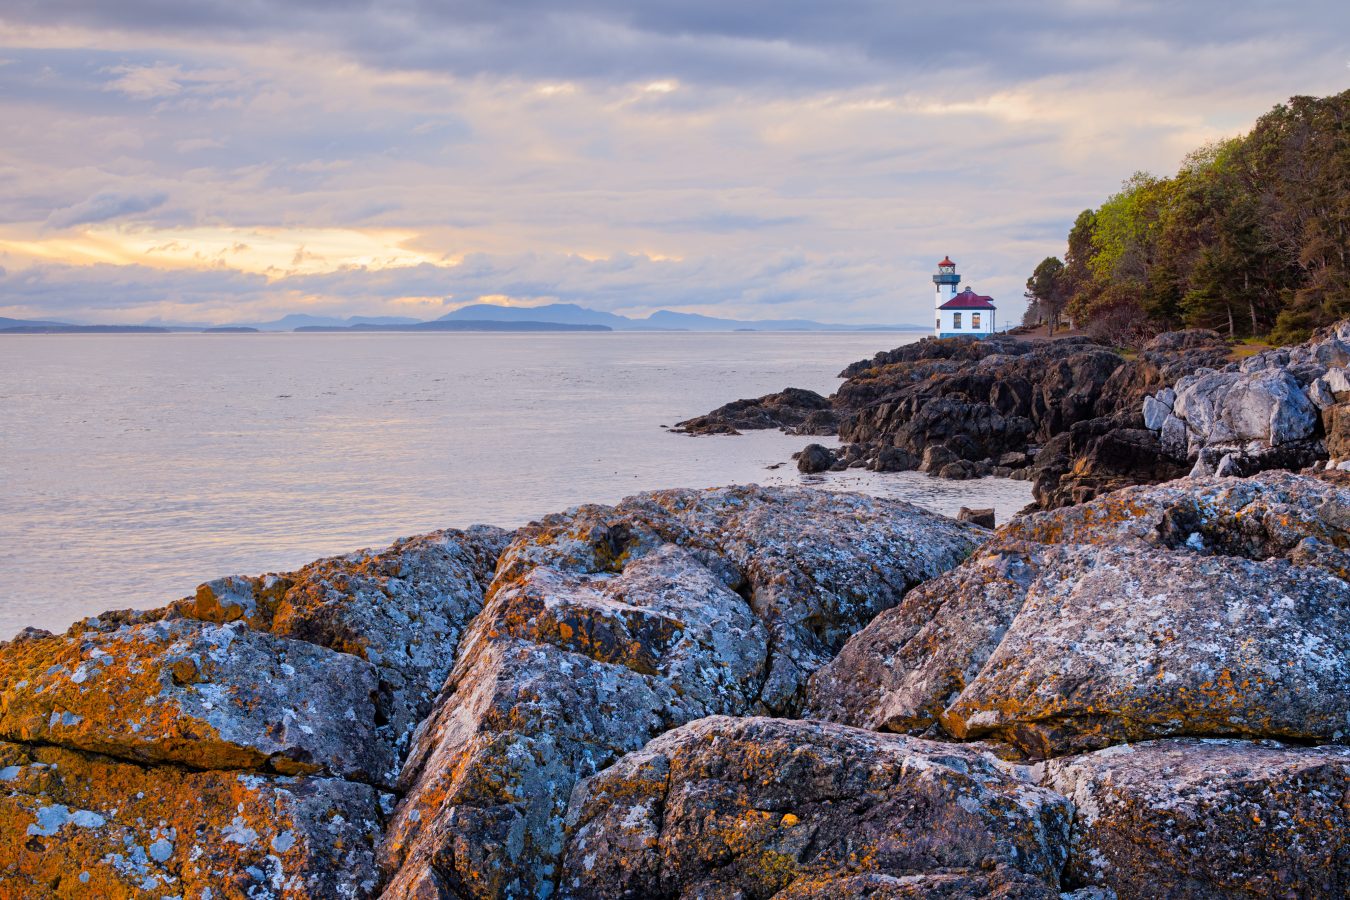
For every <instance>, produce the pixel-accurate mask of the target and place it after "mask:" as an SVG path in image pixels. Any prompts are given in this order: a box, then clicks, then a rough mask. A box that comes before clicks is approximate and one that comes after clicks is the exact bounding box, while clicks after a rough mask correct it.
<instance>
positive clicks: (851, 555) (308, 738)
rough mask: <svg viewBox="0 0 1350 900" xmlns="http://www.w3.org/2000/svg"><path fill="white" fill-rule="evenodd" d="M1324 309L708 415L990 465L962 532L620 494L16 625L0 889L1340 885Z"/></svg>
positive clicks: (528, 891) (801, 493) (1344, 705)
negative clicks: (1224, 331)
mask: <svg viewBox="0 0 1350 900" xmlns="http://www.w3.org/2000/svg"><path fill="white" fill-rule="evenodd" d="M1347 335H1350V327H1343V330H1337V331H1334V332H1331V333H1327V334H1323V335H1320V336H1319V337H1318V338H1317V339H1315V340H1314V341H1312V342H1310V343H1309V344H1308V345H1303V346H1302V347H1299V348H1291V349H1288V350H1280V351H1272V352H1271V353H1269V354H1262V355H1260V356H1258V357H1253V358H1252V359H1250V360H1247V361H1244V362H1243V363H1241V364H1236V365H1229V364H1227V363H1224V367H1223V368H1216V366H1218V364H1219V363H1221V362H1222V360H1221V359H1219V358H1218V353H1219V352H1220V350H1222V352H1223V353H1224V355H1225V356H1226V354H1227V352H1228V348H1227V347H1226V345H1223V344H1222V342H1217V343H1216V341H1215V340H1214V338H1213V336H1212V335H1210V334H1207V333H1197V332H1188V333H1180V334H1177V335H1169V336H1164V337H1163V338H1159V339H1158V340H1157V341H1155V342H1154V344H1153V345H1151V347H1150V349H1148V350H1146V351H1145V352H1144V353H1142V354H1140V356H1138V357H1136V358H1133V359H1125V358H1124V357H1121V356H1119V355H1118V354H1115V353H1114V352H1113V351H1110V350H1109V349H1105V348H1102V347H1100V346H1099V345H1095V344H1091V343H1088V342H1064V343H1063V344H1062V346H1058V347H1056V346H1053V345H1041V346H1039V347H1030V348H1024V347H1021V346H1014V345H1012V344H1011V343H1006V342H990V343H988V344H987V345H984V346H979V347H976V346H971V345H970V344H968V343H967V342H955V343H952V344H949V343H947V342H929V345H928V346H925V345H914V346H915V347H917V348H920V349H911V348H901V350H899V351H894V352H893V353H892V354H883V355H882V356H881V357H878V359H877V360H874V361H871V362H869V363H868V364H866V365H861V366H859V367H853V368H854V370H853V371H852V374H851V375H850V380H849V382H848V383H846V385H845V387H846V388H847V390H842V389H841V392H840V394H837V395H836V398H838V397H839V396H840V395H843V396H844V398H845V400H842V401H839V400H833V399H832V400H829V401H826V400H825V398H819V399H820V401H821V402H820V403H816V402H815V401H813V400H811V398H810V397H805V396H802V395H800V394H797V393H793V392H784V393H783V394H780V395H775V397H776V399H774V400H773V401H771V402H765V403H758V404H755V403H751V404H750V405H749V406H747V407H743V408H741V409H740V410H739V411H736V412H735V416H734V417H733V415H732V413H731V412H728V413H725V414H722V415H720V416H718V417H715V418H717V419H720V421H721V422H722V425H723V426H725V427H735V428H739V427H759V426H750V425H746V424H744V423H745V422H763V421H765V419H766V417H767V418H770V419H773V420H774V421H777V422H778V423H780V424H786V422H787V420H788V419H789V418H791V419H794V420H795V421H794V424H791V425H788V427H792V428H796V429H800V430H801V433H804V434H805V433H819V432H818V431H815V430H813V429H822V428H826V427H832V428H835V429H837V430H838V431H839V433H840V434H841V435H848V436H850V437H849V438H848V439H849V440H850V441H851V446H853V447H859V448H862V449H860V450H858V451H857V453H858V454H860V455H858V456H857V459H862V460H864V461H865V462H866V464H867V465H872V466H890V465H895V464H896V463H895V462H894V460H895V459H896V458H897V454H908V455H909V456H910V457H918V462H916V463H915V464H916V465H917V464H922V463H924V461H925V460H924V458H925V457H927V456H929V455H930V453H929V451H930V450H931V449H932V448H933V447H942V448H944V449H946V450H947V451H948V452H949V453H951V454H952V455H953V456H955V457H956V460H957V461H961V462H965V463H970V464H972V465H980V466H984V465H987V463H986V460H995V459H996V458H995V456H994V454H995V453H996V452H997V454H999V455H998V457H997V459H998V460H999V461H1001V460H1003V459H1004V457H1005V455H1009V454H1019V453H1020V454H1024V455H1025V457H1026V458H1025V460H1018V461H1017V462H1018V466H1017V471H1021V472H1026V473H1031V474H1030V475H1028V476H1024V477H1033V476H1034V477H1035V478H1036V483H1037V488H1038V495H1037V496H1038V498H1039V499H1041V501H1042V503H1043V504H1044V505H1045V506H1046V507H1048V508H1047V509H1044V510H1042V511H1039V512H1033V513H1028V514H1024V515H1021V516H1018V517H1016V518H1014V519H1013V520H1012V521H1010V522H1009V523H1007V524H1005V525H1004V526H1003V527H1002V528H1001V529H999V530H997V531H991V530H989V529H987V528H985V527H982V526H981V525H978V524H975V523H974V522H969V521H956V520H952V519H948V518H946V517H943V516H940V515H937V514H935V513H932V512H929V511H927V510H924V509H921V508H919V507H916V506H913V505H910V504H907V503H903V502H899V501H893V500H884V499H879V498H873V497H865V496H859V495H852V494H844V493H837V492H830V491H823V490H811V489H805V488H787V487H780V488H760V487H755V486H748V487H733V488H720V489H713V490H706V491H692V490H670V491H657V492H651V493H646V494H640V495H637V496H634V497H631V498H628V499H626V500H624V501H621V502H620V503H618V504H615V505H613V506H581V507H577V508H574V509H570V510H567V511H565V512H562V513H558V514H555V515H551V516H546V517H544V518H542V519H540V520H538V521H537V522H534V523H531V524H530V525H528V526H525V527H524V528H521V529H519V530H517V531H515V532H506V531H503V530H501V529H496V528H489V527H474V528H470V529H465V530H447V531H441V532H435V533H432V534H428V535H423V536H420V537H415V538H410V539H406V540H402V541H399V542H397V543H395V544H394V545H393V546H391V547H389V548H388V549H386V550H382V551H361V552H358V553H353V554H350V555H347V556H342V557H335V558H331V559H324V560H319V561H317V562H315V563H312V564H310V565H308V566H305V567H303V568H301V569H299V570H297V571H295V572H288V573H273V574H268V575H263V576H258V577H238V576H236V577H229V578H222V579H217V580H215V581H211V582H207V583H205V584H203V585H202V586H201V587H200V588H199V589H198V590H197V592H196V594H195V595H194V596H192V597H188V598H184V599H183V600H180V601H177V602H174V603H171V604H169V605H167V606H165V607H162V608H160V609H156V610H150V611H142V612H136V611H123V612H113V613H106V614H103V615H101V616H96V617H92V618H89V619H86V620H84V621H82V622H79V623H76V624H75V625H73V626H72V627H71V628H70V629H69V630H68V631H67V632H66V633H65V634H60V635H56V634H50V633H47V632H42V631H38V630H31V629H30V630H28V631H26V632H24V633H22V634H21V635H20V636H19V637H18V638H16V639H15V640H14V641H11V642H9V643H6V644H0V809H2V810H3V813H0V847H3V852H0V896H4V897H15V898H29V897H32V898H38V897H138V898H139V897H145V898H163V897H182V898H189V897H191V898H211V900H218V898H222V897H229V898H236V897H237V898H252V900H257V898H299V897H324V898H327V897H339V898H365V897H377V896H378V897H385V898H390V900H414V898H416V900H440V898H446V900H448V898H457V900H458V898H495V897H511V898H524V897H545V898H546V897H566V898H577V900H581V898H637V897H643V898H648V897H650V898H672V900H674V898H679V900H686V898H687V900H694V898H707V900H714V898H716V900H721V898H747V900H761V898H770V897H773V898H779V900H802V898H819V900H825V898H863V897H867V898H928V897H945V898H977V897H1003V898H1060V897H1064V896H1072V897H1076V898H1079V900H1103V898H1108V897H1118V898H1122V900H1124V898H1145V897H1149V898H1151V897H1215V898H1218V897H1225V898H1227V897H1251V898H1257V897H1318V898H1320V897H1328V898H1330V897H1342V896H1345V895H1346V893H1347V892H1350V583H1347V578H1350V474H1347V473H1343V472H1341V471H1339V470H1338V468H1337V466H1334V465H1333V466H1331V467H1327V466H1326V465H1325V463H1323V464H1322V465H1321V466H1320V468H1319V469H1318V470H1316V471H1314V470H1308V471H1304V472H1290V471H1280V470H1278V467H1277V466H1274V465H1271V463H1273V462H1275V461H1277V460H1285V461H1286V462H1287V461H1289V460H1294V461H1296V462H1297V463H1298V464H1299V465H1305V464H1306V461H1307V459H1308V454H1311V455H1312V456H1313V457H1314V458H1315V459H1316V461H1319V462H1320V461H1322V460H1323V459H1324V458H1325V457H1326V456H1327V455H1329V454H1331V453H1335V454H1338V455H1339V454H1340V453H1342V452H1345V451H1343V450H1342V449H1340V448H1342V447H1343V443H1342V441H1343V437H1342V432H1341V430H1340V429H1341V428H1342V427H1343V425H1342V423H1343V422H1344V421H1345V418H1346V417H1345V416H1344V407H1343V404H1345V403H1347V402H1350V382H1345V381H1344V373H1345V370H1344V368H1343V366H1344V365H1345V364H1346V363H1347V362H1350V348H1348V347H1347V345H1346V344H1345V343H1344V340H1345V338H1346V337H1347ZM991 360H992V361H991ZM1013 373H1020V374H1016V375H1015V377H1014V374H1013ZM1079 377H1081V378H1082V379H1083V380H1082V382H1081V384H1080V383H1079V382H1076V381H1074V380H1073V379H1076V378H1079ZM1017 379H1021V380H1020V381H1018V380H1017ZM1343 387H1344V388H1346V389H1347V390H1342V388H1343ZM1300 397H1301V398H1303V399H1302V400H1300V399H1299V398H1300ZM920 401H922V402H923V403H929V404H931V403H938V404H940V405H941V407H942V410H943V413H942V415H941V416H936V415H933V414H930V413H925V412H924V408H926V407H924V406H923V405H922V403H921V402H920ZM844 403H846V404H847V406H845V405H842V404H844ZM1135 407H1137V409H1136V408H1135ZM724 409H725V408H724ZM1132 409H1133V410H1134V411H1133V412H1132V411H1131V410H1132ZM1253 410H1257V411H1260V410H1264V413H1260V414H1258V413H1256V412H1253ZM827 418H828V419H830V421H829V422H827ZM716 427H718V426H717V423H716V422H715V421H712V420H709V421H707V422H705V423H703V424H700V425H698V426H694V427H691V430H694V431H709V430H714V428H716ZM1183 434H1184V437H1185V440H1184V444H1183V442H1182V441H1181V440H1180V438H1179V436H1180V435H1183ZM938 437H940V438H941V439H940V440H939V441H937V442H936V443H934V444H932V445H931V446H930V447H925V448H924V452H923V453H922V454H915V453H914V452H913V448H916V447H917V446H918V444H917V443H914V442H918V441H920V440H922V439H926V438H938ZM1019 442H1020V443H1019ZM1155 447H1156V450H1155ZM1129 448H1143V450H1142V451H1140V452H1141V453H1142V452H1143V451H1148V452H1150V453H1155V454H1156V456H1157V458H1158V459H1163V458H1166V460H1167V461H1168V462H1167V465H1168V466H1170V468H1163V467H1162V464H1161V463H1157V462H1149V461H1147V460H1146V459H1145V461H1143V462H1140V461H1138V460H1137V459H1136V458H1135V457H1134V456H1132V455H1131V453H1130V452H1127V450H1129ZM1328 448H1336V449H1334V450H1329V449H1328ZM1029 451H1031V452H1029ZM975 455H979V456H980V458H979V459H972V458H971V457H972V456H975ZM883 456H885V457H886V459H887V460H890V461H885V462H883V461H882V457H883ZM1145 456H1146V454H1145ZM846 458H847V456H846ZM1065 460H1067V461H1069V462H1068V463H1066V462H1065ZM855 461H856V460H855ZM1007 461H1008V462H1009V463H1011V462H1013V459H1012V457H1011V456H1008V457H1007ZM952 463H953V461H951V460H949V461H947V462H945V463H944V464H943V468H946V467H947V466H950V465H952ZM934 464H935V462H932V461H930V462H929V465H930V468H931V466H932V465H934ZM832 465H833V464H832ZM991 468H992V467H991ZM1007 468H1010V469H1011V468H1013V466H1011V465H1009V466H1007ZM1247 469H1277V470H1275V471H1260V472H1256V473H1250V472H1248V471H1246V470H1247ZM1192 472H1193V474H1188V473H1192ZM1052 474H1053V475H1054V478H1055V479H1057V480H1054V481H1053V482H1052V479H1051V475H1052ZM1175 474H1180V475H1183V476H1186V477H1181V478H1173V479H1171V480H1166V481H1165V483H1160V484H1135V485H1134V486H1128V487H1122V485H1121V483H1122V482H1124V483H1129V482H1130V481H1131V480H1134V481H1161V480H1163V476H1168V475H1175ZM1089 495H1099V496H1089Z"/></svg>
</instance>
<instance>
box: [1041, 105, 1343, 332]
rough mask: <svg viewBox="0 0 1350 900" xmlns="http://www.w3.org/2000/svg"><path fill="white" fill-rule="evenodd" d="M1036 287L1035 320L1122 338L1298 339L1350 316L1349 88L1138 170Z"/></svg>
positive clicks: (1082, 222)
mask: <svg viewBox="0 0 1350 900" xmlns="http://www.w3.org/2000/svg"><path fill="white" fill-rule="evenodd" d="M1026 296H1027V300H1028V302H1029V305H1028V309H1027V316H1026V320H1025V321H1026V323H1027V324H1046V323H1049V324H1050V325H1051V327H1052V329H1053V328H1055V327H1057V326H1058V325H1060V324H1064V323H1065V320H1068V321H1069V322H1072V323H1073V324H1074V325H1076V326H1078V327H1083V328H1087V329H1088V330H1089V331H1091V332H1093V333H1096V334H1100V335H1102V336H1104V337H1109V338H1111V339H1113V340H1116V341H1119V342H1121V343H1134V342H1137V341H1138V340H1140V339H1142V338H1145V337H1147V336H1148V335H1150V334H1154V333H1157V332H1159V331H1166V330H1172V329H1176V328H1183V327H1188V328H1194V327H1200V328H1215V329H1218V330H1220V331H1222V332H1224V333H1227V334H1228V335H1230V336H1233V337H1264V336H1267V335H1268V336H1269V339H1270V340H1271V341H1273V342H1277V343H1293V342H1297V341H1301V340H1304V339H1306V338H1307V337H1308V335H1309V334H1310V333H1311V332H1312V331H1313V330H1314V329H1316V328H1318V327H1320V326H1322V325H1326V324H1329V323H1331V322H1335V321H1337V320H1338V319H1341V318H1345V317H1347V316H1350V91H1345V92H1342V93H1340V94H1336V95H1335V96H1331V97H1323V98H1317V97H1294V98H1292V99H1291V100H1290V101H1289V102H1288V103H1284V104H1280V105H1279V106H1276V107H1275V108H1274V109H1272V110H1271V111H1270V112H1268V113H1266V114H1265V115H1264V116H1262V117H1261V118H1260V119H1259V120H1258V121H1257V123H1256V125H1255V127H1254V128H1253V129H1252V130H1251V132H1249V133H1248V134H1246V135H1245V136H1243V137H1237V138H1233V139H1230V140H1225V141H1219V142H1217V143H1214V144H1210V145H1209V146H1206V147H1202V148H1200V149H1199V150H1196V151H1194V152H1193V153H1191V154H1190V155H1189V156H1187V157H1186V160H1185V162H1184V163H1183V164H1182V166H1181V169H1180V170H1179V171H1178V172H1177V174H1176V175H1174V176H1172V177H1170V178H1158V177H1156V176H1153V175H1150V174H1148V173H1146V172H1137V173H1135V174H1134V175H1133V176H1131V177H1130V178H1128V179H1126V181H1125V182H1124V184H1123V185H1122V186H1121V189H1120V191H1119V192H1118V193H1116V194H1114V195H1113V196H1111V197H1109V198H1107V200H1106V202H1105V203H1103V204H1102V205H1101V206H1099V207H1097V208H1096V209H1087V210H1084V211H1083V212H1082V213H1080V214H1079V215H1078V218H1077V220H1076V221H1075V222H1074V224H1073V228H1072V229H1071V230H1070V231H1069V237H1068V248H1067V250H1066V252H1065V254H1064V259H1063V260H1061V259H1059V258H1058V257H1053V256H1052V257H1048V258H1046V259H1045V260H1043V261H1042V262H1041V263H1040V265H1038V266H1037V267H1036V270H1035V272H1034V273H1033V274H1032V276H1031V277H1030V278H1029V279H1028V280H1027V293H1026Z"/></svg>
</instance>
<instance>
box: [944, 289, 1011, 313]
mask: <svg viewBox="0 0 1350 900" xmlns="http://www.w3.org/2000/svg"><path fill="white" fill-rule="evenodd" d="M997 308H998V307H996V306H994V298H993V297H986V296H984V295H983V294H977V293H975V292H974V291H972V290H971V289H970V288H966V289H965V290H964V291H962V292H961V293H959V294H957V295H956V296H955V297H953V298H952V299H950V300H948V301H947V302H946V303H944V304H942V305H941V306H939V307H938V309H997Z"/></svg>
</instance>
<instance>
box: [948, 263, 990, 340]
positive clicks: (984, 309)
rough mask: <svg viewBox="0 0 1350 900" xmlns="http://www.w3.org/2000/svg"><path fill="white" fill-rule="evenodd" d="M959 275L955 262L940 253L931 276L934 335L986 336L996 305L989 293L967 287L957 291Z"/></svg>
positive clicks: (959, 280) (988, 333) (988, 332)
mask: <svg viewBox="0 0 1350 900" xmlns="http://www.w3.org/2000/svg"><path fill="white" fill-rule="evenodd" d="M960 283H961V276H960V275H957V274H956V263H954V262H952V260H951V257H949V256H944V257H942V262H940V263H938V270H937V274H936V275H934V276H933V286H934V287H935V288H936V297H935V299H934V301H933V305H934V307H935V313H936V323H935V324H934V326H933V336H934V337H940V338H944V337H988V336H989V335H991V334H993V333H994V330H995V316H997V315H998V312H997V310H998V307H996V306H995V305H994V298H993V297H985V296H983V295H982V294H977V293H975V292H974V291H973V290H971V289H970V288H966V289H965V290H964V291H961V292H960V293H957V290H956V286H957V285H959V284H960Z"/></svg>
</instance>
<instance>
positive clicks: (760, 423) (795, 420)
mask: <svg viewBox="0 0 1350 900" xmlns="http://www.w3.org/2000/svg"><path fill="white" fill-rule="evenodd" d="M764 428H781V429H783V430H784V431H786V432H787V433H788V434H822V435H823V434H834V433H835V431H836V430H837V428H838V423H837V421H836V419H835V413H834V410H833V408H832V406H831V405H830V401H829V400H827V399H826V398H824V397H822V396H820V395H819V394H817V393H816V392H815V391H807V390H803V389H802V388H786V389H784V390H782V391H779V392H778V393H777V394H767V395H765V396H763V397H760V398H758V399H756V400H733V401H732V402H731V403H728V404H726V405H725V406H719V407H718V408H717V409H715V410H713V411H712V412H710V413H708V414H707V415H704V416H697V417H696V418H693V419H686V420H685V421H683V422H678V423H676V425H675V428H674V429H672V430H674V431H679V432H683V433H685V434H740V433H741V432H742V431H754V430H757V429H764Z"/></svg>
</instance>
